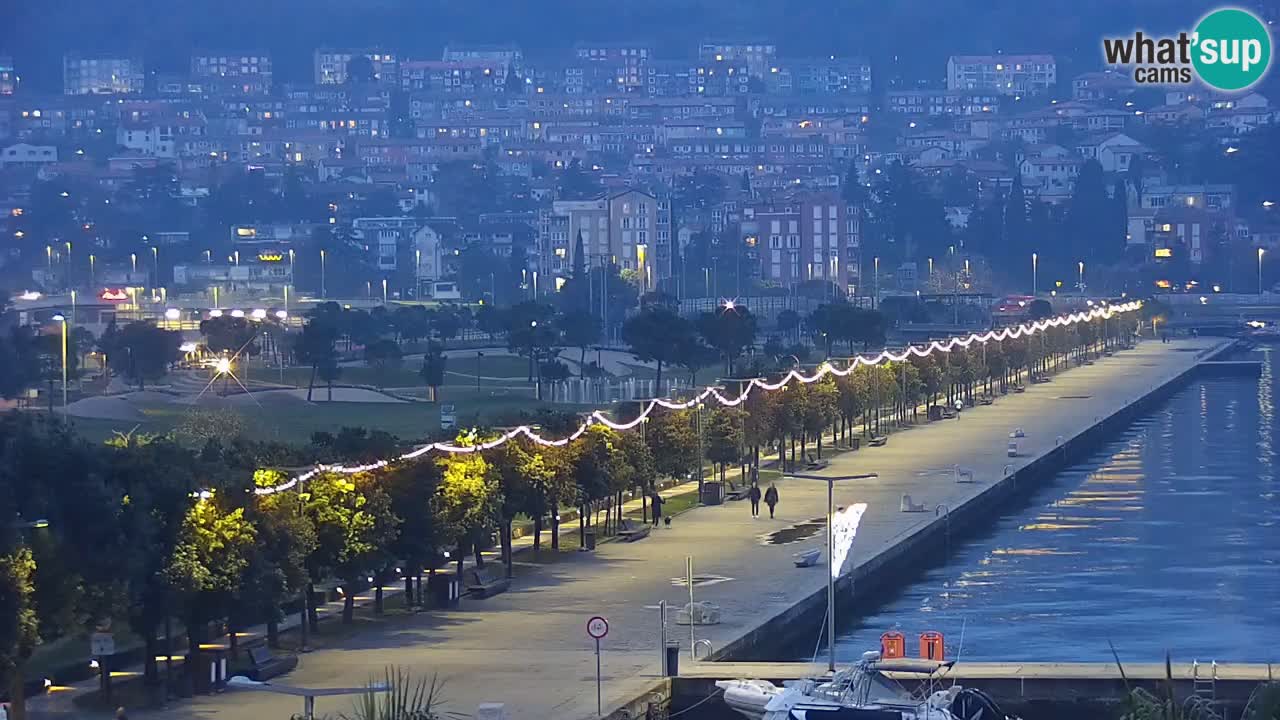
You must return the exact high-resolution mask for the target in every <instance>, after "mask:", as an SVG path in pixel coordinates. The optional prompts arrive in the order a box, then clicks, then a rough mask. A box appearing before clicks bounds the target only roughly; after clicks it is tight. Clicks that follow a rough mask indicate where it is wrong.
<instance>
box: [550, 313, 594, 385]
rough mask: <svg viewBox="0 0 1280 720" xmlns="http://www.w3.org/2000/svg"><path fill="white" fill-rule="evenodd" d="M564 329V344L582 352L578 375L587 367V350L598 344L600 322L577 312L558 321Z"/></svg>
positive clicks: (567, 314)
mask: <svg viewBox="0 0 1280 720" xmlns="http://www.w3.org/2000/svg"><path fill="white" fill-rule="evenodd" d="M559 325H560V327H562V328H564V341H565V344H567V345H570V346H572V347H576V348H578V349H579V350H581V351H582V353H581V355H580V356H579V359H578V374H579V375H581V374H582V369H583V368H585V367H586V365H587V348H589V347H591V346H592V345H594V344H596V343H598V342H600V322H599V320H597V319H596V317H595V316H594V315H592V314H591V313H589V312H586V311H583V310H578V311H573V312H568V313H565V314H564V315H563V316H562V317H561V318H560V320H559Z"/></svg>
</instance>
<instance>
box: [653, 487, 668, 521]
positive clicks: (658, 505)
mask: <svg viewBox="0 0 1280 720" xmlns="http://www.w3.org/2000/svg"><path fill="white" fill-rule="evenodd" d="M652 501H653V526H654V527H658V523H659V522H660V521H661V520H662V505H663V503H665V502H666V500H663V499H662V496H661V495H659V494H658V493H656V492H655V493H654V494H653V498H652Z"/></svg>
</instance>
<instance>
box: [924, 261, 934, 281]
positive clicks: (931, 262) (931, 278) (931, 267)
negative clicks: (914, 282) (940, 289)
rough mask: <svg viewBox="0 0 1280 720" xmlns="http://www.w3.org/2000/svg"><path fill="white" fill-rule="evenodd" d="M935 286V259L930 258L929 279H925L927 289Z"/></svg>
mask: <svg viewBox="0 0 1280 720" xmlns="http://www.w3.org/2000/svg"><path fill="white" fill-rule="evenodd" d="M932 285H933V258H929V277H927V278H925V287H930V286H932Z"/></svg>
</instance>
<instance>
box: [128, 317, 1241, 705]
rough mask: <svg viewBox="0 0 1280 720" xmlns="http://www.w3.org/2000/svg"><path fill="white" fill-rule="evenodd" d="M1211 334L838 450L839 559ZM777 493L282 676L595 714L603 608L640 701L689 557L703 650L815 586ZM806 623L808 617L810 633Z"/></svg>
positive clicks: (533, 570)
mask: <svg viewBox="0 0 1280 720" xmlns="http://www.w3.org/2000/svg"><path fill="white" fill-rule="evenodd" d="M1217 342H1218V341H1216V340H1209V339H1185V340H1178V341H1174V342H1173V343H1170V344H1160V343H1154V342H1148V343H1144V344H1143V345H1141V346H1139V347H1138V348H1137V349H1136V350H1133V351H1129V352H1124V353H1120V354H1119V355H1116V356H1115V357H1112V358H1106V359H1104V360H1102V361H1100V362H1098V363H1096V364H1094V365H1090V366H1084V367H1080V368H1076V369H1073V370H1070V371H1067V372H1065V373H1063V374H1060V375H1058V376H1056V377H1055V378H1054V380H1053V381H1052V382H1050V383H1047V384H1043V385H1034V386H1031V387H1030V388H1029V389H1028V390H1027V392H1026V393H1023V394H1020V395H1009V396H1007V397H1004V398H1002V399H1000V400H999V401H997V403H996V404H995V405H992V406H987V407H978V408H973V409H969V410H966V411H965V412H964V413H963V414H962V416H961V417H960V419H958V420H950V421H943V422H936V423H930V424H927V425H923V426H919V427H916V428H913V429H910V430H908V431H906V432H905V433H895V434H894V435H893V436H892V439H891V440H890V441H889V443H888V445H887V446H885V447H881V448H867V449H864V450H861V451H859V452H856V453H846V454H844V455H841V456H838V457H836V458H835V459H834V460H833V461H832V462H831V465H830V467H829V468H827V470H826V471H825V472H828V473H831V474H836V475H838V474H848V473H855V472H868V471H874V472H878V473H879V478H877V479H873V480H867V481H858V482H851V483H844V484H837V486H836V502H837V503H838V504H844V503H850V502H859V501H860V502H867V503H868V504H869V506H870V508H869V510H868V512H867V515H866V517H865V518H864V521H863V526H862V529H861V531H860V534H859V537H858V544H857V546H856V547H855V549H854V553H853V559H852V561H851V562H853V563H854V564H861V563H865V562H867V561H868V560H870V559H872V558H874V557H875V556H876V555H878V554H879V553H881V552H883V551H884V550H886V549H887V548H890V547H892V546H893V545H894V544H896V543H897V542H899V541H900V540H901V539H902V538H903V537H905V536H907V535H909V534H911V533H914V532H916V531H919V530H920V529H921V528H923V527H924V526H926V525H927V524H929V523H931V522H935V518H934V517H933V515H932V514H931V513H929V514H903V513H900V512H899V511H898V506H899V499H900V497H901V495H902V493H904V492H908V493H911V494H912V495H913V497H914V498H915V499H916V500H917V501H918V502H925V503H928V504H929V505H930V506H931V507H932V506H934V505H936V504H943V503H945V504H947V505H949V506H950V507H951V508H953V509H954V508H956V507H958V506H959V505H961V504H962V503H964V502H966V501H967V500H969V499H972V498H973V497H974V496H976V495H977V494H979V493H980V492H982V491H983V489H984V488H986V487H989V486H990V484H991V482H992V481H993V480H995V479H997V477H998V476H999V475H1000V473H1001V472H1002V470H1003V467H1004V466H1005V465H1006V464H1007V463H1009V462H1010V459H1009V458H1007V457H1006V456H1005V444H1006V440H1007V434H1008V432H1009V430H1010V429H1011V428H1013V427H1017V426H1020V427H1022V428H1024V429H1025V430H1026V432H1027V437H1026V438H1025V439H1024V440H1023V441H1022V452H1023V455H1022V457H1020V458H1017V459H1016V460H1014V461H1013V462H1014V463H1015V466H1021V465H1023V464H1026V463H1028V462H1030V461H1031V460H1032V459H1034V458H1035V457H1037V456H1039V455H1040V454H1042V453H1045V452H1048V451H1050V450H1052V449H1053V448H1054V447H1055V445H1056V438H1057V437H1058V436H1063V437H1065V438H1070V437H1073V436H1075V435H1076V434H1079V433H1080V432H1083V431H1084V430H1086V429H1087V428H1088V427H1090V426H1091V425H1092V424H1093V423H1094V422H1095V419H1096V418H1098V417H1101V416H1106V415H1109V414H1111V413H1113V412H1115V411H1117V410H1119V409H1120V408H1121V407H1123V406H1124V405H1125V404H1126V403H1128V402H1129V401H1131V400H1133V399H1134V398H1135V397H1136V396H1138V395H1139V394H1140V393H1142V392H1145V391H1147V390H1149V389H1151V388H1152V387H1154V386H1156V385H1158V384H1161V383H1163V382H1165V381H1166V380H1167V379H1169V378H1172V377H1174V376H1176V375H1178V374H1180V373H1182V372H1183V371H1185V370H1186V369H1188V368H1189V367H1191V366H1192V365H1194V363H1195V362H1196V358H1197V356H1198V355H1199V354H1200V352H1202V351H1204V350H1207V349H1209V348H1211V347H1213V346H1214V345H1215V344H1217ZM954 464H959V465H961V466H962V467H965V468H970V469H972V470H974V471H975V476H976V478H977V480H978V482H976V483H974V484H956V483H954V482H953V481H952V480H951V471H950V468H951V467H952V466H953V465H954ZM779 490H780V494H781V503H780V505H779V508H778V509H779V517H778V519H776V520H769V519H767V518H764V519H752V518H751V517H750V513H749V510H748V507H747V505H746V504H745V503H731V504H728V505H724V506H719V507H708V508H699V509H696V510H694V511H691V512H688V513H685V514H684V515H682V516H680V517H678V518H676V520H675V522H674V523H673V524H672V527H671V528H670V529H663V530H658V531H655V532H654V533H653V534H652V535H651V536H650V537H649V538H648V539H645V540H642V541H640V542H635V543H625V544H624V543H610V544H607V545H603V546H601V548H600V549H599V550H598V551H597V552H595V553H590V554H588V553H582V554H569V555H567V556H566V557H564V558H562V559H561V560H560V561H559V562H557V563H555V564H551V565H540V566H533V565H526V564H523V563H520V564H518V566H517V579H516V580H515V582H514V584H513V588H512V590H511V591H510V592H507V593H505V594H502V595H499V596H496V597H493V598H489V599H485V600H474V601H473V600H465V601H464V602H463V604H462V606H461V607H460V608H458V609H456V610H451V611H436V612H430V613H423V614H421V615H417V616H414V617H412V618H406V619H405V620H404V621H403V622H400V623H396V624H394V626H388V627H382V628H379V629H377V630H375V631H373V632H368V633H364V634H362V635H360V636H357V637H353V638H351V639H350V640H349V641H346V642H345V643H344V644H343V645H342V646H341V647H339V648H335V649H328V650H323V651H319V652H315V653H311V654H309V655H307V656H305V657H303V659H302V662H301V663H300V666H299V668H298V670H297V671H295V672H294V673H292V675H291V676H290V677H289V680H288V682H290V683H295V684H298V685H302V686H317V687H323V686H326V685H328V686H333V685H350V684H352V683H359V682H361V681H362V680H364V679H367V678H369V677H371V676H373V675H381V673H382V670H383V668H384V667H385V666H386V665H389V664H396V665H401V666H404V667H407V668H410V669H412V670H413V671H415V672H419V673H426V674H428V675H429V674H431V673H434V672H438V673H439V674H440V676H441V677H442V678H444V679H445V681H446V688H445V696H446V697H447V698H448V700H449V701H450V705H449V708H450V709H453V710H457V711H460V712H465V713H472V712H474V710H475V707H476V705H477V704H478V703H480V702H486V701H496V702H504V703H506V705H507V711H508V715H509V717H511V718H512V720H545V719H547V718H568V719H575V720H576V719H577V718H587V717H592V716H594V713H595V697H594V677H595V659H594V656H593V654H592V645H591V641H590V639H589V638H588V637H587V635H586V630H585V623H586V620H587V618H589V617H590V616H592V615H595V614H600V615H604V616H606V617H607V618H609V621H610V626H611V629H610V633H609V636H608V638H607V639H606V640H605V642H604V644H603V647H604V652H605V655H604V661H603V664H604V674H605V703H606V705H609V704H610V703H611V702H612V703H614V704H616V703H618V702H621V701H623V700H625V699H630V698H632V697H635V696H637V695H638V694H639V693H641V692H643V691H644V690H645V689H646V688H647V687H648V686H649V685H650V683H651V682H652V681H653V679H654V678H655V677H656V675H657V672H658V663H659V655H658V648H657V632H658V627H657V614H656V610H655V606H656V605H657V603H658V601H660V600H667V601H668V603H669V604H671V605H673V606H676V605H679V604H680V603H682V602H684V601H685V599H686V598H687V590H685V589H684V588H683V587H679V586H677V585H676V584H675V583H674V582H673V579H674V578H678V577H680V576H682V575H683V573H684V564H685V557H686V556H688V555H692V556H693V557H694V569H695V572H696V573H698V574H706V575H714V576H718V577H720V578H723V580H721V581H720V582H716V583H712V584H706V585H702V586H698V587H697V588H696V596H697V599H699V600H707V601H711V602H714V603H717V604H719V605H720V606H721V608H722V611H723V622H722V623H721V624H720V625H718V626H714V627H707V628H699V629H698V637H700V638H707V639H709V640H711V641H712V642H713V643H714V645H715V646H716V647H724V646H725V645H726V644H728V643H729V642H730V641H732V640H734V639H736V638H738V637H740V636H742V635H743V634H745V633H746V632H748V631H750V630H751V629H752V628H754V627H756V626H757V625H759V624H760V623H761V622H763V621H765V620H767V619H768V618H770V617H772V616H773V615H775V614H778V613H781V612H783V611H785V610H786V609H788V608H789V607H791V606H792V605H794V604H795V603H796V602H797V601H799V600H800V599H802V598H804V597H807V596H808V595H810V594H812V593H814V592H817V591H819V590H820V589H821V588H822V587H823V585H824V577H823V573H822V570H821V568H820V567H819V568H808V569H798V568H795V567H793V565H792V562H791V554H792V553H793V552H795V551H796V550H797V549H799V548H801V547H808V546H809V544H793V545H782V546H777V545H764V544H762V542H761V537H762V536H763V535H764V534H766V533H768V532H770V531H772V530H776V529H780V528H784V527H787V526H790V525H792V524H794V523H797V522H801V521H804V520H808V519H811V518H818V517H821V516H822V515H823V514H824V513H825V508H826V497H825V496H826V488H825V484H824V483H820V482H809V481H800V480H793V481H788V482H784V483H779ZM671 629H672V632H673V635H674V637H677V638H684V642H685V643H686V648H685V657H684V662H686V663H687V662H688V654H687V652H688V648H687V643H688V629H687V628H679V627H676V626H674V624H673V625H672V626H671ZM1140 630H1141V628H1135V631H1140ZM817 632H818V631H817V628H815V629H814V634H815V638H814V639H815V640H816V639H817ZM1153 660H1157V659H1153ZM318 705H319V707H318V708H317V711H318V712H322V713H337V712H342V711H347V710H348V709H349V707H350V706H349V703H348V702H347V701H344V700H338V699H334V700H330V701H327V702H326V701H323V699H322V701H321V702H319V703H318ZM295 706H296V701H295V699H294V698H288V697H283V696H275V695H270V694H266V693H251V692H228V693H226V694H223V695H220V696H213V697H202V698H197V699H196V700H194V701H192V702H190V703H188V704H185V705H181V706H178V707H174V708H171V709H169V710H167V711H165V712H164V713H163V714H161V713H156V714H154V716H155V717H165V718H175V719H181V720H185V719H188V718H190V719H194V718H248V717H254V718H283V717H288V716H289V715H290V714H291V713H293V712H296V710H297V708H296V707H295ZM133 716H137V717H146V716H148V715H147V714H145V713H135V714H133Z"/></svg>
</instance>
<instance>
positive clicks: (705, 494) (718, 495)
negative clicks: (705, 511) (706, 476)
mask: <svg viewBox="0 0 1280 720" xmlns="http://www.w3.org/2000/svg"><path fill="white" fill-rule="evenodd" d="M699 499H700V500H701V502H702V504H703V505H720V504H722V503H724V485H723V484H722V483H721V482H720V481H719V480H707V481H706V482H704V483H702V497H701V498H699Z"/></svg>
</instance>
